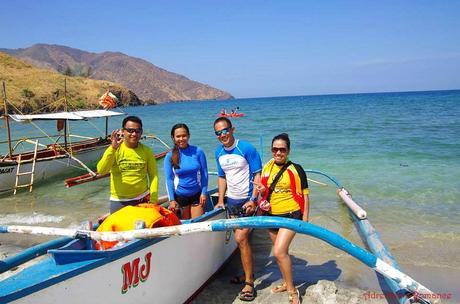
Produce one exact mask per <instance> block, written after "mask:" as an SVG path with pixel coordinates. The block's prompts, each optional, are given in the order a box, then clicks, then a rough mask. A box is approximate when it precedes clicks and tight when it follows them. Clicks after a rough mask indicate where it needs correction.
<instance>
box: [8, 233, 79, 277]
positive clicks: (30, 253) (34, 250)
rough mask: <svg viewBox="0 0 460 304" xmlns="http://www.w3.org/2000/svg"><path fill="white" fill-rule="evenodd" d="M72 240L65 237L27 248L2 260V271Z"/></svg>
mask: <svg viewBox="0 0 460 304" xmlns="http://www.w3.org/2000/svg"><path fill="white" fill-rule="evenodd" d="M72 240H73V239H71V238H67V237H63V238H59V239H55V240H51V241H49V242H46V243H42V244H39V245H36V246H33V247H30V248H27V249H26V250H24V251H22V252H20V253H18V254H16V255H14V256H11V257H8V258H6V259H4V260H2V261H0V273H3V272H5V271H8V270H10V269H12V268H14V267H16V266H19V265H21V264H24V263H25V262H28V261H30V260H33V259H34V258H36V257H38V256H41V255H43V254H45V253H46V252H47V251H48V250H49V249H53V248H59V247H61V246H63V245H64V244H66V243H68V242H70V241H72Z"/></svg>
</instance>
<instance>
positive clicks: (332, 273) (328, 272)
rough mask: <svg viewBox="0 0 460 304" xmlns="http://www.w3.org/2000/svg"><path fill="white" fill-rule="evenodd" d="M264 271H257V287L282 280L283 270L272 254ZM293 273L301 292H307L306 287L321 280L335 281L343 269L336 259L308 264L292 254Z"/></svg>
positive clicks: (266, 286)
mask: <svg viewBox="0 0 460 304" xmlns="http://www.w3.org/2000/svg"><path fill="white" fill-rule="evenodd" d="M268 259H269V261H268V262H267V263H266V265H265V268H264V269H263V271H257V272H256V278H258V284H257V289H265V288H268V287H270V286H272V285H274V283H275V282H277V281H280V282H281V281H282V276H281V272H280V271H279V268H278V264H277V263H276V260H275V258H274V257H273V256H270V257H269V258H268ZM291 262H292V274H293V277H294V284H295V285H296V286H297V288H298V289H299V292H300V294H305V291H306V289H307V288H308V287H309V286H311V285H314V284H316V283H318V281H320V280H327V281H335V280H337V279H338V278H339V276H340V274H341V273H342V270H341V269H340V268H338V267H337V263H336V261H335V260H329V261H327V262H325V263H323V264H321V265H308V262H307V261H306V260H304V259H301V258H297V257H295V256H292V255H291Z"/></svg>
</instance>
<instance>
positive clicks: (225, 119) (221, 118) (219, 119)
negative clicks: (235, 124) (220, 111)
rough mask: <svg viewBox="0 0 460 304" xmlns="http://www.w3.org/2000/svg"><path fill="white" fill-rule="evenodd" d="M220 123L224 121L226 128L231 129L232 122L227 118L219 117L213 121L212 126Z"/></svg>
mask: <svg viewBox="0 0 460 304" xmlns="http://www.w3.org/2000/svg"><path fill="white" fill-rule="evenodd" d="M221 121H225V122H226V123H227V127H228V128H231V127H232V122H231V121H230V119H228V118H227V117H219V118H217V119H216V120H214V126H215V125H216V124H217V123H219V122H221Z"/></svg>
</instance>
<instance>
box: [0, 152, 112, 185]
mask: <svg viewBox="0 0 460 304" xmlns="http://www.w3.org/2000/svg"><path fill="white" fill-rule="evenodd" d="M107 146H108V145H100V146H94V147H91V148H90V149H86V150H82V151H77V152H75V154H74V156H75V157H76V158H77V159H78V160H80V161H81V162H83V163H84V164H90V163H91V162H95V161H97V160H99V159H100V158H101V157H102V154H103V153H104V151H105V149H106V148H107ZM3 164H4V165H2V166H1V167H0V192H6V191H11V190H14V187H15V183H16V173H17V164H16V163H15V162H14V163H13V164H12V165H10V166H8V165H7V162H4V163H3ZM71 167H72V168H80V169H82V166H81V165H80V164H79V163H78V162H76V161H75V160H73V159H71V158H70V157H69V156H68V155H59V156H56V157H47V158H42V159H37V161H36V163H35V172H34V185H36V184H38V183H40V182H43V181H44V180H46V179H48V178H52V177H55V176H58V175H61V174H63V173H65V172H66V171H68V170H69V169H71ZM31 170H32V162H31V161H27V162H24V163H22V164H21V167H20V172H30V171H31ZM30 179H31V176H30V175H22V176H19V185H25V184H29V183H30Z"/></svg>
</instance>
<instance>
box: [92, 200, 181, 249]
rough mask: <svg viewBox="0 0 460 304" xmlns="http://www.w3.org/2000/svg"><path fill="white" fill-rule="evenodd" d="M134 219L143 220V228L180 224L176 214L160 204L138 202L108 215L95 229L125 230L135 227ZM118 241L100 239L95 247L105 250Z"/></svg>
mask: <svg viewBox="0 0 460 304" xmlns="http://www.w3.org/2000/svg"><path fill="white" fill-rule="evenodd" d="M136 221H144V222H145V228H155V227H164V226H174V225H180V224H181V222H180V220H179V218H178V217H177V216H176V214H175V213H174V212H172V211H170V210H168V209H166V208H164V207H161V206H160V205H156V204H139V205H136V206H126V207H123V208H121V209H120V210H118V211H116V212H114V213H112V214H111V215H109V216H108V217H107V218H106V219H105V220H104V221H103V222H102V224H101V225H100V226H99V228H97V231H99V232H103V231H127V230H133V229H135V224H136ZM118 243H119V241H101V242H100V245H99V244H96V249H98V250H106V249H110V248H112V247H113V246H115V245H117V244H118Z"/></svg>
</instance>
